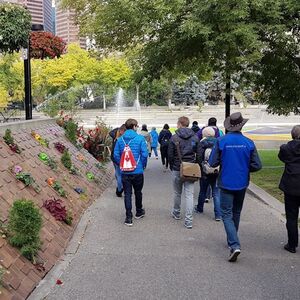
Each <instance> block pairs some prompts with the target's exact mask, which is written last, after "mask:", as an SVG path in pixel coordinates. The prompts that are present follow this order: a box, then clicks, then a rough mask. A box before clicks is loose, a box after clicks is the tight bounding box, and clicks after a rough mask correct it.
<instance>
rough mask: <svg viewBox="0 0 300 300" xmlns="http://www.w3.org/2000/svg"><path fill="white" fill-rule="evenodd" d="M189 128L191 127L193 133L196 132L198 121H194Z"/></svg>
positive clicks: (198, 128)
mask: <svg viewBox="0 0 300 300" xmlns="http://www.w3.org/2000/svg"><path fill="white" fill-rule="evenodd" d="M191 129H192V130H193V131H194V132H195V133H197V132H198V131H199V130H200V127H199V126H198V122H197V121H194V122H193V123H192V127H191Z"/></svg>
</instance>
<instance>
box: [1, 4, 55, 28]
mask: <svg viewBox="0 0 300 300" xmlns="http://www.w3.org/2000/svg"><path fill="white" fill-rule="evenodd" d="M1 2H10V3H17V4H21V5H24V6H25V7H27V9H28V10H29V12H30V14H31V19H32V24H43V25H44V31H49V32H53V26H52V0H0V3H1Z"/></svg>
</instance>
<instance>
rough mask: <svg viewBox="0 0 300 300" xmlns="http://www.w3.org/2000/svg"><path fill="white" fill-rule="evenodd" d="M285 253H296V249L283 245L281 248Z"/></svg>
mask: <svg viewBox="0 0 300 300" xmlns="http://www.w3.org/2000/svg"><path fill="white" fill-rule="evenodd" d="M283 248H284V249H285V250H286V251H289V252H291V253H296V248H295V247H291V246H290V245H289V244H286V245H284V247H283Z"/></svg>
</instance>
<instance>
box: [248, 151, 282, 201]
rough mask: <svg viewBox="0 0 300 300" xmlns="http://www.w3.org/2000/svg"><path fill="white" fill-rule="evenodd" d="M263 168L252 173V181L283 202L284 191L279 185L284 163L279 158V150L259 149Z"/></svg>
mask: <svg viewBox="0 0 300 300" xmlns="http://www.w3.org/2000/svg"><path fill="white" fill-rule="evenodd" d="M258 152H259V156H260V159H261V161H262V165H263V168H262V170H260V171H259V172H256V173H252V174H251V181H252V182H253V183H255V184H256V185H258V186H259V187H261V188H262V189H264V190H265V191H266V192H268V193H269V194H271V195H272V196H273V197H275V198H277V199H278V200H279V201H281V202H283V192H282V191H281V190H279V188H278V185H279V181H280V178H281V175H282V173H283V168H284V164H283V163H282V162H281V161H280V160H279V159H278V157H277V155H278V150H277V149H276V150H259V151H258Z"/></svg>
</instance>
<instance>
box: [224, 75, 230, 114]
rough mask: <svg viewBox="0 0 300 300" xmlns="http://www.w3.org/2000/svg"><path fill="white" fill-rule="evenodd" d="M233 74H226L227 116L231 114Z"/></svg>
mask: <svg viewBox="0 0 300 300" xmlns="http://www.w3.org/2000/svg"><path fill="white" fill-rule="evenodd" d="M230 82H231V76H230V74H226V94H225V118H227V117H229V116H230V94H231V84H230Z"/></svg>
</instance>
